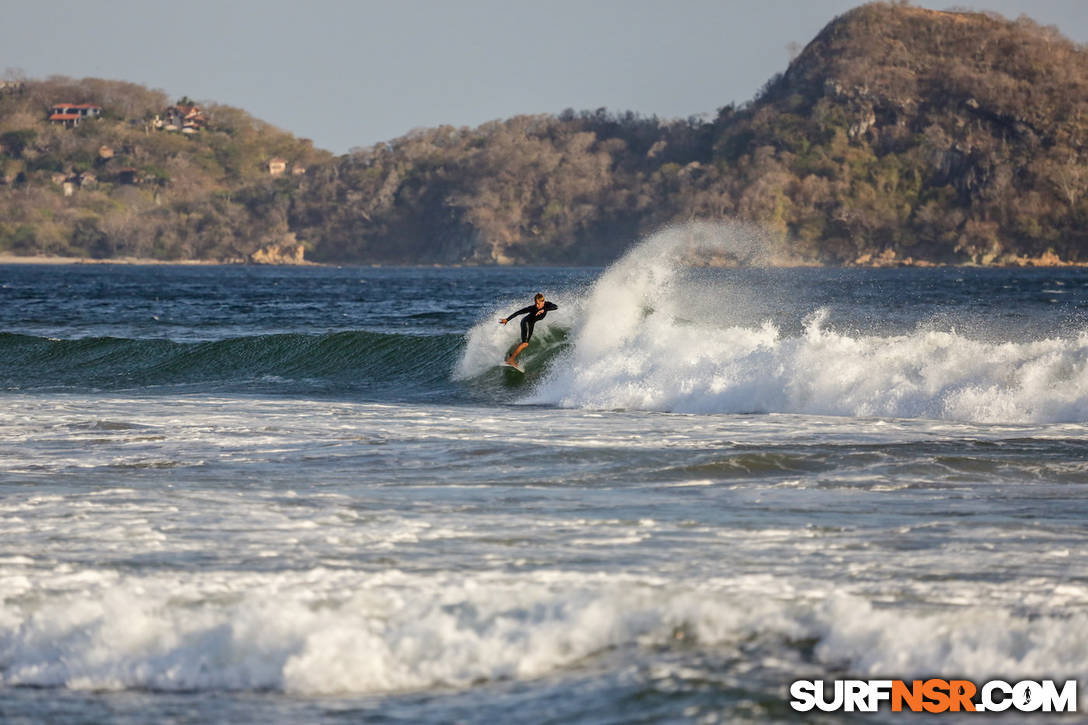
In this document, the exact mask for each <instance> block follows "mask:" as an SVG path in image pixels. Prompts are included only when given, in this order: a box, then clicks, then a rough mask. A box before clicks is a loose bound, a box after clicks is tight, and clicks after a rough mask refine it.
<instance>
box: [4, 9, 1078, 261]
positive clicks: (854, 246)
mask: <svg viewBox="0 0 1088 725" xmlns="http://www.w3.org/2000/svg"><path fill="white" fill-rule="evenodd" d="M707 77H708V78H712V77H713V73H712V71H710V70H708V71H707ZM9 90H10V89H9ZM61 101H63V102H69V103H94V104H97V105H99V106H101V107H102V109H103V117H102V118H100V119H87V120H84V121H82V122H81V123H80V124H79V126H78V127H76V128H64V127H62V125H60V124H58V123H55V122H50V121H48V120H47V117H48V115H49V111H50V108H51V105H52V104H56V103H59V102H61ZM188 105H190V104H188V103H181V102H179V103H175V104H174V107H175V108H176V107H177V106H183V107H188ZM170 106H171V103H170V100H169V99H167V98H166V97H165V96H163V94H162V93H159V92H156V91H149V90H147V89H144V88H141V87H138V86H134V85H131V84H126V83H118V82H108V81H99V80H93V79H85V80H83V81H71V80H66V79H53V80H49V81H37V82H28V83H26V85H25V87H24V88H22V89H21V90H20V91H18V92H3V89H0V145H2V146H3V149H2V152H0V164H2V166H0V182H2V183H0V252H3V251H7V252H9V253H10V252H15V253H22V254H33V253H53V254H61V255H76V256H86V255H90V256H97V257H111V256H114V255H128V256H142V257H155V258H160V259H193V258H200V259H218V260H247V259H254V258H255V257H254V254H255V253H258V250H261V249H265V250H268V249H269V248H270V247H271V248H273V249H272V250H271V251H272V252H273V253H272V254H270V255H269V254H265V255H264V256H260V255H259V254H258V258H260V259H271V260H275V259H276V258H277V254H275V252H276V250H275V249H274V247H276V246H277V245H278V246H279V248H280V251H281V252H282V250H283V249H290V248H293V245H294V244H295V243H296V242H297V243H300V244H302V245H304V246H305V248H306V257H307V259H311V260H314V261H321V262H330V263H338V262H359V263H407V264H426V263H470V264H494V263H499V264H506V263H554V264H584V263H603V262H607V261H609V260H611V259H613V258H615V256H616V255H617V254H619V253H620V252H621V251H622V250H623V249H624V248H625V247H626V246H627V245H629V244H630V243H631V242H632V241H634V240H635V239H637V238H638V237H639V236H641V235H645V234H648V233H650V232H652V231H654V230H656V229H658V228H660V227H662V226H664V225H667V224H671V223H676V222H682V221H687V220H691V219H700V220H711V221H713V220H718V219H721V220H726V219H728V220H739V221H741V222H745V223H751V224H755V225H758V226H759V227H761V228H763V229H764V230H766V234H767V236H768V238H769V239H770V240H772V243H773V245H774V257H775V259H776V260H777V261H779V262H781V263H787V264H793V263H823V264H847V265H850V264H860V265H871V264H932V263H937V264H965V263H966V264H1025V263H1062V262H1074V263H1088V231H1086V230H1088V193H1085V192H1086V190H1088V150H1086V146H1085V144H1086V143H1088V51H1086V50H1085V49H1084V48H1082V47H1080V46H1077V45H1076V44H1074V43H1072V42H1070V41H1069V40H1068V39H1066V38H1064V37H1062V36H1061V35H1060V34H1059V33H1058V32H1057V31H1056V30H1054V29H1052V28H1044V27H1040V26H1038V25H1036V24H1035V23H1033V22H1032V21H1030V20H1027V19H1020V20H1016V21H1009V20H1005V19H1004V18H1001V17H999V16H996V15H991V14H985V13H958V12H933V11H929V10H922V9H918V8H914V7H911V6H909V5H905V4H902V3H896V4H886V3H873V4H870V5H865V6H862V7H860V8H856V9H854V10H852V11H850V12H848V13H846V14H844V15H843V16H841V17H839V18H836V19H835V20H834V21H832V22H831V23H830V24H829V25H828V26H827V27H826V28H825V29H824V30H823V31H822V32H821V33H820V34H819V35H818V36H817V37H816V38H815V39H814V40H813V41H812V42H811V43H809V44H808V46H807V47H805V48H804V50H803V51H802V52H801V53H800V54H799V55H798V56H797V58H796V59H795V60H794V61H793V62H792V63H791V64H790V65H789V67H788V68H787V69H786V70H785V71H784V72H783V73H782V74H780V75H778V76H776V77H775V78H772V79H770V80H769V81H768V82H767V84H766V86H765V87H764V88H763V90H762V91H761V92H760V93H759V95H758V96H757V97H756V98H755V99H754V100H752V101H751V102H749V103H746V104H744V105H743V106H740V107H735V106H727V107H724V108H721V109H719V110H718V112H717V114H716V115H715V116H714V117H713V118H707V119H702V118H693V119H688V120H682V121H661V120H659V119H657V118H645V117H640V116H638V115H635V114H631V113H620V114H615V113H609V112H608V111H606V110H605V109H600V110H597V111H584V112H574V111H565V112H563V113H562V114H560V115H558V116H519V117H515V118H512V119H509V120H505V121H495V122H492V123H488V124H485V125H483V126H480V127H478V128H474V129H468V128H453V127H448V126H445V127H439V128H435V129H429V130H423V131H416V132H413V133H412V134H409V135H407V136H404V137H402V138H398V139H395V140H393V141H391V142H389V143H385V144H379V145H377V146H374V147H371V148H367V149H361V150H358V151H355V152H353V153H351V154H348V155H345V156H341V157H338V158H332V157H331V155H329V154H327V153H325V152H321V151H318V150H315V149H314V148H313V147H312V145H311V144H310V143H309V142H307V141H304V140H300V139H296V138H294V137H293V136H291V135H290V134H288V133H285V132H283V131H279V130H276V129H274V128H271V127H270V126H268V125H267V124H264V123H261V122H259V121H257V120H255V119H253V118H252V117H250V116H248V115H246V114H245V113H244V112H242V111H239V110H238V109H234V108H230V107H227V106H217V105H207V106H206V107H202V108H201V109H200V110H201V113H202V114H203V115H204V116H205V120H206V123H205V125H202V126H200V127H199V128H198V129H190V130H189V131H188V132H185V131H184V130H181V131H169V130H162V129H159V128H157V127H156V122H155V119H156V117H157V116H158V117H159V120H160V121H161V119H162V114H163V113H164V111H165V110H166V109H167V108H168V107H170ZM103 147H105V148H108V149H109V150H110V151H112V153H113V155H112V156H111V157H109V158H105V157H104V156H103V152H102V148H103ZM276 158H278V159H281V160H282V161H283V162H284V165H283V166H284V168H283V173H282V174H281V175H279V176H273V175H272V174H271V173H270V171H271V169H270V167H269V161H270V160H272V159H276ZM303 168H305V173H297V174H296V173H293V172H294V171H296V170H298V171H301V169H303ZM88 173H89V174H90V175H91V176H93V177H94V178H93V180H92V181H91V183H89V184H83V183H82V178H83V177H82V176H81V175H83V174H88ZM66 194H67V195H66ZM280 256H282V254H281V255H280ZM288 256H289V255H288Z"/></svg>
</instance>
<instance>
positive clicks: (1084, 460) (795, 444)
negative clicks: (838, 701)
mask: <svg viewBox="0 0 1088 725" xmlns="http://www.w3.org/2000/svg"><path fill="white" fill-rule="evenodd" d="M764 249H766V242H765V240H764V239H762V238H761V236H760V235H759V234H758V233H755V232H753V231H752V230H749V229H745V228H743V227H740V226H737V225H703V224H697V225H688V226H685V227H680V228H676V229H670V230H666V231H664V232H662V233H661V234H659V235H656V236H654V237H652V238H649V239H647V240H643V241H642V242H641V243H639V244H637V245H635V246H633V247H632V249H631V251H630V252H629V253H628V254H627V255H625V256H624V257H623V258H622V259H620V260H618V261H617V262H616V263H615V264H613V265H611V266H610V267H608V268H607V269H547V268H543V269H500V268H494V269H375V268H365V269H364V268H342V269H337V268H302V269H274V268H262V269H256V268H245V267H239V268H229V267H228V268H162V267H111V266H99V265H94V266H87V267H60V268H58V267H34V266H19V267H0V353H2V354H0V400H2V405H0V461H2V464H0V720H3V721H4V722H13V723H16V722H18V723H22V722H26V723H36V722H55V723H82V722H167V721H173V722H258V721H260V722H340V721H343V720H349V721H370V720H384V721H404V722H451V721H456V722H469V723H477V722H478V723H485V722H496V721H498V722H574V723H579V722H584V723H598V722H635V721H638V722H670V723H671V722H692V723H717V722H794V721H796V720H797V717H796V714H795V713H793V712H792V711H790V709H789V707H788V705H787V701H788V697H787V693H788V686H789V683H790V682H792V681H793V680H796V679H821V678H822V679H835V678H851V677H860V678H869V677H897V678H899V677H901V678H904V679H910V678H915V677H919V678H924V677H933V676H946V677H952V676H954V677H966V678H969V679H972V680H975V681H983V680H985V679H988V678H991V677H1002V678H1005V679H1013V680H1014V679H1043V678H1054V679H1061V680H1065V679H1078V680H1079V681H1080V686H1081V688H1082V690H1083V691H1088V681H1085V677H1084V673H1085V672H1088V667H1086V664H1088V553H1085V552H1086V551H1088V549H1086V547H1085V546H1084V543H1085V534H1086V521H1088V489H1086V484H1088V438H1086V435H1085V434H1086V432H1088V426H1086V422H1088V408H1086V405H1088V403H1086V384H1088V379H1086V372H1085V365H1086V360H1088V349H1086V345H1088V337H1086V335H1088V321H1086V320H1085V311H1086V310H1088V273H1086V272H1084V271H1081V270H1077V269H1061V270H982V269H931V270H910V269H902V270H821V269H774V268H770V267H766V266H764V262H765V261H766V260H764V259H763V258H762V256H761V255H762V250H764ZM708 259H709V260H715V261H722V260H725V261H727V262H730V261H733V262H737V263H740V264H742V265H743V266H742V267H739V268H729V267H727V268H717V267H709V268H708V267H707V266H705V265H704V264H703V262H705V261H706V260H708ZM537 291H541V292H543V293H544V294H545V295H546V296H547V297H548V299H549V300H552V301H554V302H556V303H557V304H558V305H559V309H558V310H557V311H556V312H553V313H550V314H549V315H548V317H547V318H546V319H545V320H544V321H543V322H542V323H540V324H538V325H537V328H536V334H535V336H534V339H533V343H532V345H530V347H529V349H528V350H527V351H526V352H525V353H524V354H523V355H522V358H521V359H522V361H523V362H524V363H525V367H526V370H527V372H526V374H525V375H524V376H520V375H518V374H517V373H514V372H512V371H507V370H503V369H502V368H500V367H499V366H498V363H499V362H500V361H501V359H502V357H503V356H504V355H505V354H506V352H507V351H508V350H509V349H510V347H512V346H513V345H514V344H515V343H516V341H517V333H516V330H514V329H513V328H512V326H507V327H504V326H502V325H499V324H498V320H499V319H500V318H502V317H505V316H507V315H508V314H509V313H510V312H512V311H514V310H516V309H518V308H520V307H523V306H524V305H525V304H528V301H529V300H530V299H531V297H532V294H534V293H535V292H537ZM847 718H849V719H851V720H856V719H857V716H848V715H845V714H844V715H842V716H835V715H827V716H824V717H823V720H822V721H825V722H836V721H839V720H840V719H841V720H842V721H846V720H847ZM902 718H903V716H902V715H897V714H892V713H889V712H885V713H881V714H878V715H875V716H870V717H868V718H866V720H867V721H873V722H885V721H888V722H891V721H895V720H901V719H902ZM1044 718H1047V719H1053V716H1049V717H1047V716H1038V719H1040V720H1042V719H1044ZM908 719H909V718H908ZM946 719H948V720H949V722H956V721H957V718H956V717H955V716H951V717H949V716H946ZM963 719H965V720H966V719H977V718H967V717H965V718H963ZM1023 719H1024V718H1022V717H1020V716H1017V718H1016V721H1022V720H1023ZM1059 719H1060V720H1061V721H1062V722H1071V721H1083V720H1088V711H1085V710H1084V709H1082V710H1081V712H1080V713H1078V714H1077V715H1073V716H1069V717H1064V718H1059Z"/></svg>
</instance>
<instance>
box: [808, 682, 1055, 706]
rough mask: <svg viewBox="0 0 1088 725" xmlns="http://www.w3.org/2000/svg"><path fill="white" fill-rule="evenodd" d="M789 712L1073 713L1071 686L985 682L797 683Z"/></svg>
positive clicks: (1045, 683) (1049, 683) (1048, 683)
mask: <svg viewBox="0 0 1088 725" xmlns="http://www.w3.org/2000/svg"><path fill="white" fill-rule="evenodd" d="M790 698H791V700H790V707H792V708H793V709H794V710H796V711H797V712H809V711H810V710H812V709H814V708H815V709H817V710H821V711H823V712H840V711H841V712H877V711H878V710H880V708H881V707H882V706H884V705H885V704H887V705H890V707H891V711H892V712H903V711H904V710H905V711H908V712H929V713H941V712H1004V711H1006V710H1009V709H1010V708H1011V709H1012V710H1017V711H1019V712H1076V711H1077V681H1076V680H1067V681H1066V682H1064V683H1062V684H1061V686H1060V687H1059V686H1058V684H1057V683H1056V682H1055V681H1054V680H1039V681H1035V680H1022V681H1020V682H1015V683H1009V682H1005V681H1004V680H990V681H989V682H985V683H983V684H982V685H981V686H978V685H976V684H975V683H974V682H971V681H970V680H943V679H937V678H932V679H928V680H912V681H911V682H910V683H909V684H908V683H907V682H906V681H904V680H833V681H830V682H827V683H825V682H824V681H823V680H797V681H796V682H794V683H793V684H791V685H790Z"/></svg>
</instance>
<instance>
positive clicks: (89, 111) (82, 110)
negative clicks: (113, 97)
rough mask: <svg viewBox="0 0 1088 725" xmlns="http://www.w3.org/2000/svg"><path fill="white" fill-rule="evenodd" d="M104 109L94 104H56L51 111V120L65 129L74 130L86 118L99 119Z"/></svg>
mask: <svg viewBox="0 0 1088 725" xmlns="http://www.w3.org/2000/svg"><path fill="white" fill-rule="evenodd" d="M101 115H102V107H101V106H96V105H94V104H93V103H55V104H53V107H52V108H51V109H49V120H50V121H52V122H53V123H59V124H61V125H63V126H64V127H65V128H74V127H75V126H78V125H79V122H80V121H82V120H83V119H84V118H98V117H99V116H101Z"/></svg>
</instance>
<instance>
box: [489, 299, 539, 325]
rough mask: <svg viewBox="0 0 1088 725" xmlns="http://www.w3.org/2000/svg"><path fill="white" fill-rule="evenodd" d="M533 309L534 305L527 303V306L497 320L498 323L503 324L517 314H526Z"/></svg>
mask: <svg viewBox="0 0 1088 725" xmlns="http://www.w3.org/2000/svg"><path fill="white" fill-rule="evenodd" d="M549 304H550V303H549ZM545 306H546V305H545ZM535 309H536V305H529V306H528V307H522V308H521V309H520V310H518V311H517V312H515V313H513V314H511V315H510V316H509V317H504V318H502V319H501V320H499V324H500V325H505V324H506V323H507V322H509V321H510V320H512V319H514V318H515V317H517V316H518V315H527V314H529V313H530V312H532V311H533V310H535Z"/></svg>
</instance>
